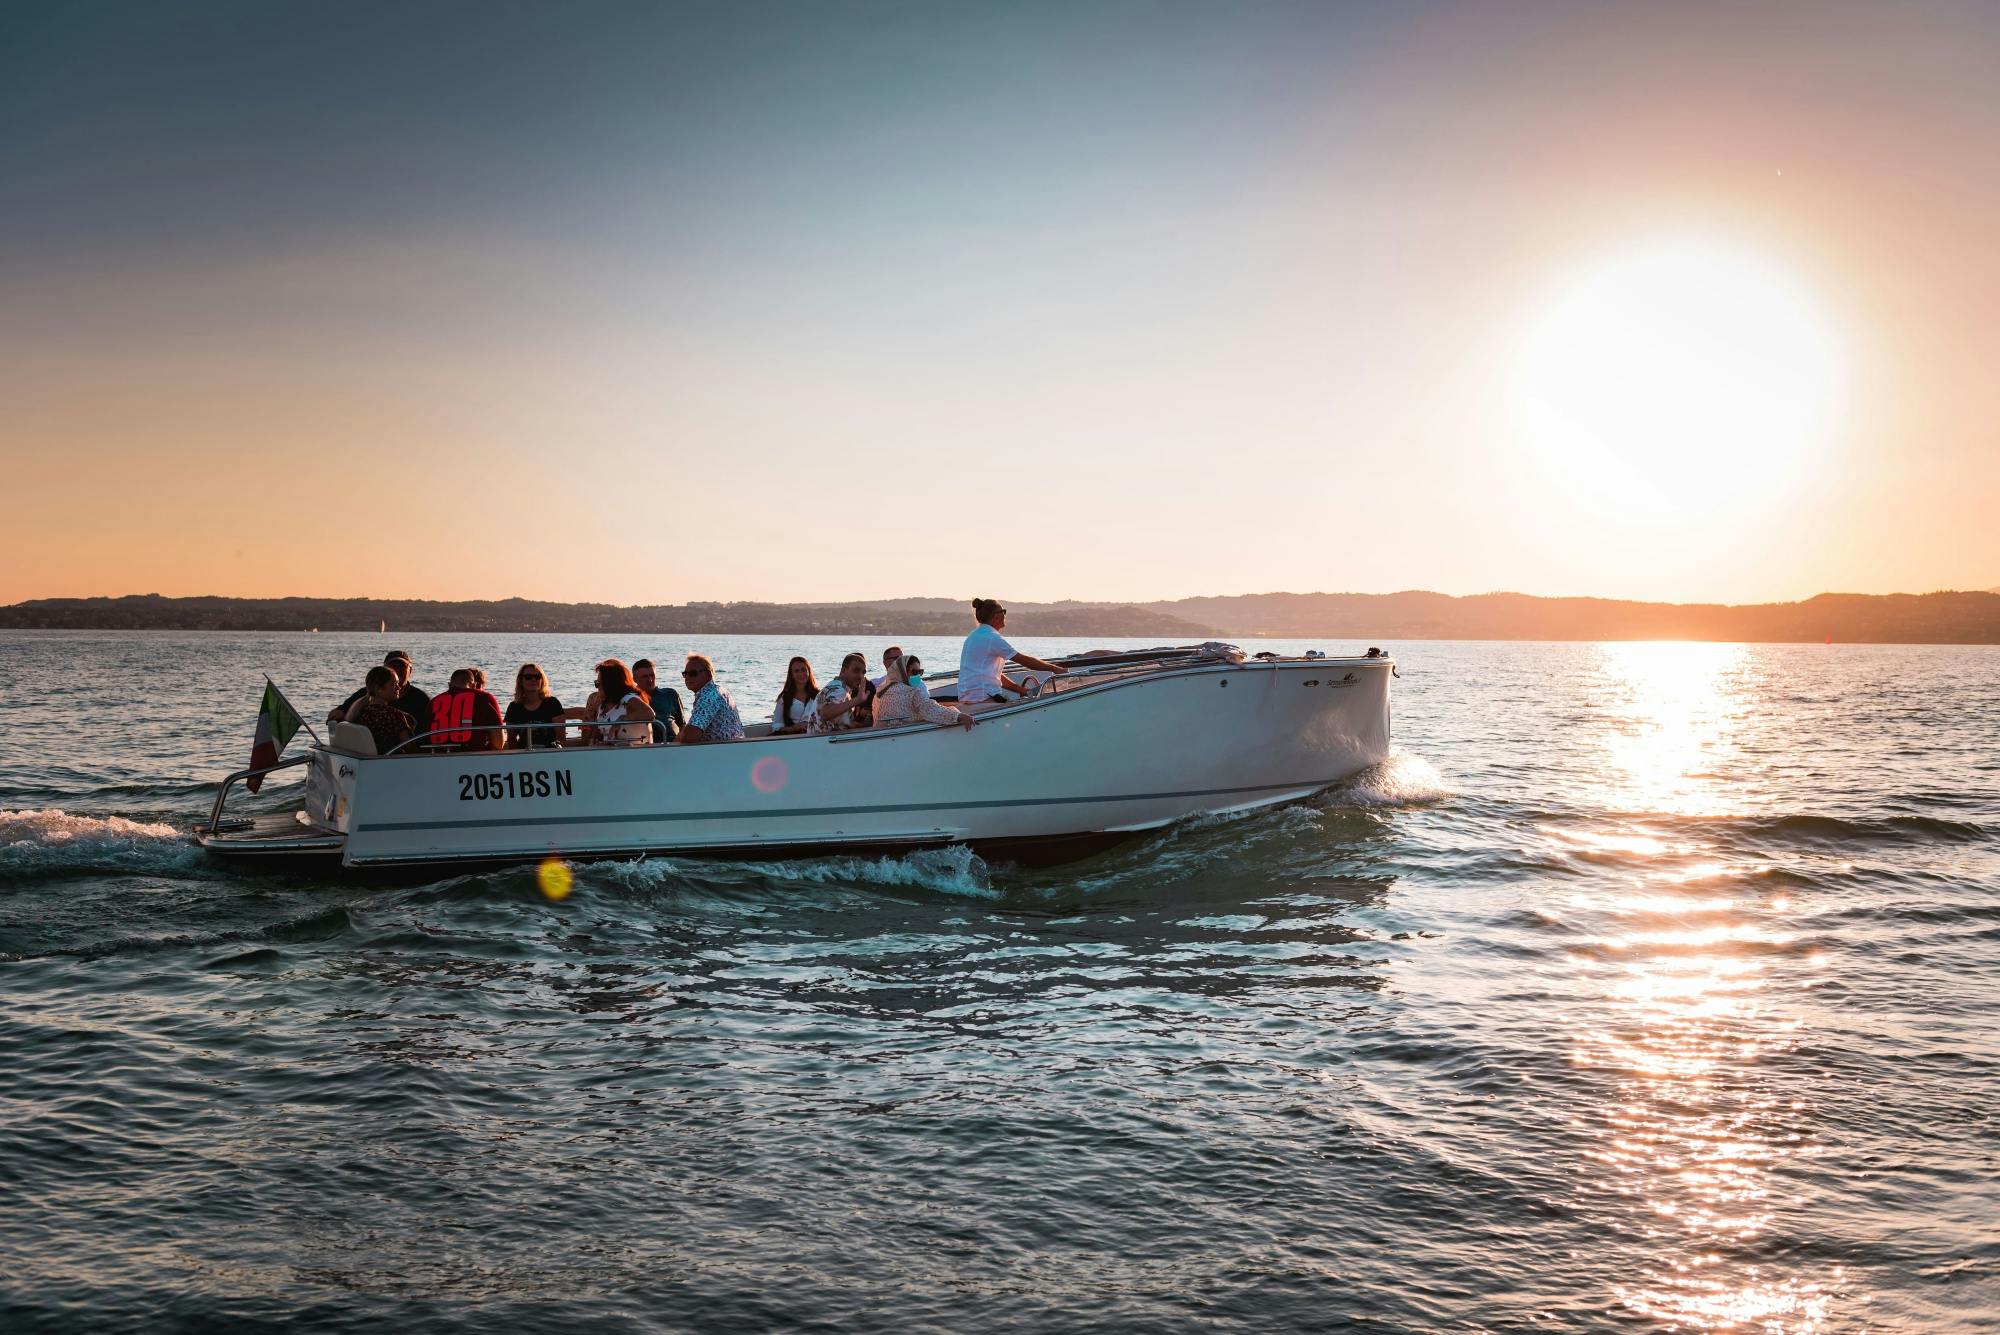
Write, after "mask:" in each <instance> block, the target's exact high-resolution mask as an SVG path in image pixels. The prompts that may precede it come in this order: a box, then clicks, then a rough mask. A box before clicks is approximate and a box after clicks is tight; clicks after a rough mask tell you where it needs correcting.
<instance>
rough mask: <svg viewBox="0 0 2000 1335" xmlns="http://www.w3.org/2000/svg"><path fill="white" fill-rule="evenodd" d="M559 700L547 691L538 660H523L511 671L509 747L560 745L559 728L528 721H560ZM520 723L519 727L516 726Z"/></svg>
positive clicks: (547, 722)
mask: <svg viewBox="0 0 2000 1335" xmlns="http://www.w3.org/2000/svg"><path fill="white" fill-rule="evenodd" d="M562 716H563V706H562V701H560V700H558V699H556V698H555V697H554V696H553V695H550V694H549V682H548V678H546V677H544V676H543V675H542V665H541V664H540V663H523V664H521V668H520V671H518V672H516V673H515V674H514V699H513V702H512V703H511V704H509V705H508V706H507V745H508V746H509V747H510V748H512V747H528V746H561V745H562V736H563V730H562V728H561V727H559V726H558V727H540V728H530V727H527V726H526V725H527V724H530V723H541V724H560V723H561V722H562ZM516 724H519V725H522V726H519V727H516V726H515V725H516Z"/></svg>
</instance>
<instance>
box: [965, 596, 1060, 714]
mask: <svg viewBox="0 0 2000 1335" xmlns="http://www.w3.org/2000/svg"><path fill="white" fill-rule="evenodd" d="M972 615H973V616H975V617H977V618H978V619H979V625H978V626H976V627H974V628H973V632H972V634H970V635H968V636H966V637H965V647H964V648H962V649H960V650H959V651H958V702H959V703H960V704H961V705H974V704H978V703H979V702H980V701H982V700H998V699H1000V698H1001V695H1000V692H1001V691H1003V690H1006V691H1012V692H1013V693H1014V694H1016V695H1022V694H1025V692H1026V687H1025V686H1024V685H1023V684H1022V683H1021V682H1018V681H1015V680H1014V679H1013V678H1011V677H1009V676H1008V675H1007V674H1006V672H1005V671H1004V668H1003V665H1004V664H1005V663H1006V662H1007V660H1008V659H1010V658H1011V659H1013V660H1014V661H1015V662H1016V663H1019V664H1020V665H1021V666H1022V667H1024V668H1032V669H1033V670H1034V671H1036V672H1052V673H1055V674H1057V675H1060V674H1062V673H1064V672H1067V671H1068V670H1069V669H1067V668H1064V667H1061V666H1058V665H1057V664H1055V663H1045V662H1043V661H1042V660H1041V659H1039V658H1035V657H1033V656H1031V655H1029V654H1024V653H1022V652H1021V651H1020V650H1018V649H1016V648H1015V647H1014V646H1013V645H1011V644H1009V643H1007V641H1006V639H1005V637H1003V636H1002V635H1001V634H1000V632H1001V631H1003V630H1005V629H1006V628H1007V609H1006V608H1004V607H1002V606H1001V605H1000V604H999V602H998V601H997V600H995V599H992V598H974V599H973V600H972Z"/></svg>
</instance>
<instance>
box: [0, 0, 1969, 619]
mask: <svg viewBox="0 0 2000 1335" xmlns="http://www.w3.org/2000/svg"><path fill="white" fill-rule="evenodd" d="M258 23H261V24H263V25H265V26H264V27H259V26H258ZM258 23H252V24H248V25H246V26H240V27H236V28H226V27H225V26H224V25H222V23H221V20H220V19H217V18H213V17H211V18H210V19H203V18H202V17H201V16H200V15H199V13H198V12H197V13H196V14H193V15H190V16H184V17H183V18H182V19H180V20H176V21H172V22H169V21H167V20H166V19H164V18H161V17H157V16H156V17H153V18H148V17H147V16H146V15H145V14H144V13H143V12H135V13H134V14H132V15H130V16H128V17H127V19H126V20H125V21H124V22H122V23H121V24H115V25H109V26H108V27H106V28H102V29H92V28H89V27H88V26H87V25H82V24H80V23H79V24H77V25H66V24H64V23H61V22H56V21H50V22H47V23H44V24H42V25H40V26H39V27H38V26H37V25H35V24H28V25H26V27H25V30H24V31H23V32H22V33H21V35H20V37H19V39H18V40H17V41H15V42H14V43H13V44H12V45H13V48H14V49H13V50H12V52H11V53H10V54H9V55H8V56H7V57H5V59H7V60H8V61H9V63H10V69H9V71H8V78H7V79H6V81H5V86H6V90H7V91H6V92H5V94H4V97H5V99H6V106H7V108H8V110H9V112H10V114H9V117H8V119H9V121H10V122H11V123H12V124H13V126H14V127H15V129H14V131H13V132H12V133H11V134H10V136H9V137H8V140H7V141H6V144H5V145H4V146H0V154H4V156H5V158H6V168H7V169H6V171H5V172H4V173H0V241H4V243H5V244H4V246H0V270H4V280H5V289H6V292H7V301H6V303H5V305H4V308H0V398H4V401H5V402H6V403H7V405H8V407H7V412H6V414H5V416H4V419H0V449H4V451H5V454H6V458H7V461H8V471H9V475H10V481H11V484H12V490H13V494H14V495H15V496H16V498H17V501H16V505H15V507H14V513H13V516H12V522H11V523H10V524H9V525H8V527H7V529H6V533H5V536H4V538H0V543H4V550H3V551H0V555H4V557H5V560H4V565H0V570H4V573H0V600H5V601H12V600H18V599H25V598H33V597H47V596H78V595H102V594H122V593H133V592H160V593H166V594H183V595H184V594H200V593H218V594H231V595H242V596H277V595H284V594H311V595H316V596H345V595H367V596H371V597H433V598H484V597H505V596H523V597H532V598H548V599H577V600H582V599H592V600H605V601H612V602H620V603H631V602H641V601H679V600H685V599H700V598H713V599H769V600H778V601H806V600H846V599H865V598H871V597H891V596H898V595H907V594H915V593H936V592H946V591H956V590H957V589H958V587H959V585H961V584H964V583H965V582H966V578H965V577H964V576H962V575H961V574H959V573H958V572H957V571H955V570H938V569H933V568H932V567H935V566H937V565H939V564H940V563H943V564H946V565H950V564H953V563H954V562H955V561H958V560H960V559H961V558H962V556H963V554H964V553H963V548H964V545H965V542H966V537H965V535H966V531H967V528H968V525H970V524H973V523H974V522H975V521H974V519H973V516H977V517H978V519H977V523H978V526H979V527H983V528H987V529H990V530H991V532H992V538H993V541H995V542H1004V545H1005V546H1006V548H1007V550H1008V552H1009V556H1008V558H1007V571H1008V583H1009V587H1010V588H1013V589H1015V590H1016V591H1017V592H1018V593H1019V595H1020V596H1022V597H1034V598H1040V599H1058V598H1065V597H1073V598H1100V599H1125V598H1131V599H1138V598H1163V597H1180V596H1186V595H1192V594H1222V593H1242V592H1252V591H1258V590H1265V589H1279V588H1288V589H1314V588H1329V589H1356V590H1374V591H1387V590H1393V589H1402V588H1433V589H1438V590H1442V591H1446V592H1452V593H1473V592H1480V591H1484V590H1488V589H1495V588H1504V589H1518V590H1522V591H1526V592H1533V593H1544V594H1594V595H1601V596H1611V597H1630V598H1649V599H1665V600H1679V601H1689V600H1713V601H1759V600H1778V599H1793V598H1799V597H1804V596H1808V595H1811V594H1813V593H1816V592H1819V591H1822V590H1829V589H1831V590H1844V591H1854V592H1878V593H1879V592H1889V591H1897V590H1902V591H1924V590H1929V589H1934V588H1985V587H1988V586H1990V585H1994V584H2000V525H1996V524H1994V523H1992V522H1991V516H1992V515H1993V514H1994V513H1996V512H2000V448H1996V446H2000V439H1996V435H1995V432H1996V427H1995V425H1994V424H1995V423H1996V422H2000V390H1996V389H1995V384H1996V381H1995V379H1994V377H1992V376H1991V375H1990V374H1987V373H1986V371H1985V369H1984V367H1983V365H1982V358H1983V355H1984V345H1985V343H1986V342H1987V341H1988V340H1987V334H1988V326H1990V324H1991V319H1990V317H1991V314H1992V312H1993V311H1994V310H1995V309H1996V308H2000V259H1996V257H1995V251H1994V248H1993V247H1992V245H1991V244H1990V237H1989V235H1988V233H1989V231H1990V225H1989V224H1990V219H1991V218H1992V217H1993V216H1994V213H1995V206H1996V204H2000V200H1996V197H1995V196H1996V191H1997V190H2000V186H1996V180H1995V175H1994V173H1992V172H1991V171H1990V170H1989V169H1988V168H1989V167H1990V164H1991V162H1992V161H1993V158H1994V152H1995V149H1996V147H2000V144H1996V137H1997V136H2000V130H1996V124H2000V122H1997V121H1996V117H1995V115H1994V106H1993V93H1992V88H1993V87H1994V86H1995V82H1994V81H1993V80H1992V79H1991V78H1989V77H1987V76H1988V74H1989V73H1990V70H1989V69H1987V68H1986V67H1985V66H1984V64H1983V63H1982V57H1983V54H1984V52H1985V51H1986V50H1988V49H1990V39H1991V28H1992V21H1991V15H1990V13H1989V12H1986V11H1983V10H1981V9H1979V8H1977V7H1950V6H1946V7H1943V8H1941V9H1940V10H1939V11H1938V13H1937V14H1935V15H1934V16H1932V19H1931V21H1928V22H1925V23H1917V22H1913V21H1911V20H1910V19H1909V18H1908V16H1907V11H1904V10H1901V9H1890V8H1886V7H1884V8H1878V9H1865V8H1864V9H1851V10H1843V11H1841V16H1840V19H1839V21H1838V22H1829V21H1823V19H1822V18H1821V17H1820V13H1819V11H1818V10H1816V9H1814V8H1813V7H1804V6H1791V5H1774V6H1757V7H1750V8H1734V7H1722V8H1714V9H1704V10H1702V11H1701V13H1700V14H1699V16H1696V15H1695V14H1694V13H1693V12H1690V11H1683V10H1680V9H1678V8H1663V7H1640V6H1543V7H1538V8H1534V9H1532V10H1524V11H1514V10H1512V9H1511V8H1510V7H1497V6H1496V7H1486V6H1472V7H1466V8H1462V9H1458V10H1449V9H1447V10H1439V11H1434V12H1433V11H1425V12H1424V13H1422V14H1418V13H1414V12H1410V13H1404V12H1392V11H1370V10H1366V9H1362V10H1355V11H1346V10H1340V9H1336V8H1333V7H1326V8H1321V9H1315V8H1311V7H1307V8H1304V9H1300V10H1280V9H1275V8H1274V9H1271V10H1267V11H1260V13H1259V14H1258V15H1256V16H1236V17H1234V18H1232V17H1231V16H1229V15H1226V14H1224V13H1222V12H1220V11H1216V12H1213V13H1205V12H1203V11H1200V10H1194V11H1189V12H1186V13H1183V14H1180V16H1179V17H1178V18H1177V20H1176V21H1174V22H1171V23H1168V22H1151V23H1149V22H1145V21H1144V20H1143V19H1142V17H1141V16H1139V15H1136V14H1134V15H1124V14H1123V13H1122V11H1116V12H1114V11H1105V12H1101V13H1078V14H1071V15H1065V14H1061V13H1058V12H1044V13H1040V14H1037V15H1032V16H1030V15H1020V16H1017V17H1014V18H1011V19H1010V18H1006V17H1004V16H1002V15H999V14H994V15H990V16H988V17H986V18H984V19H980V20H966V21H963V22H961V21H958V20H955V19H950V18H947V17H945V16H942V15H939V16H930V17H919V16H905V17H904V18H903V19H892V18H890V17H889V16H887V15H883V16H877V18H875V19H872V20H868V21H863V22H857V23H846V24H832V23H825V22H817V23H816V22H814V21H812V20H810V19H809V18H806V19H802V20H801V21H800V22H799V23H797V24H795V25H791V26H785V25H779V26H778V27H776V28H773V29H772V30H770V31H767V32H763V33H761V34H760V33H758V32H756V31H754V30H744V29H739V28H737V27H735V26H732V25H731V24H730V23H728V22H726V21H724V20H722V19H720V18H717V17H715V16H709V17H704V18H700V19H698V20H697V19H686V20H684V21H681V22H677V23H673V24H665V25H652V26H649V25H647V24H644V23H639V24H636V25H635V26H633V27H631V29H630V30H628V31H624V32H622V34H620V35H616V36H614V35H613V34H611V33H602V34H599V35H598V36H597V37H588V36H582V35H578V34H576V33H573V32H570V31H568V30H567V29H564V28H562V27H561V25H559V24H557V23H556V22H555V21H554V19H553V17H550V18H547V19H524V20H523V21H522V22H521V23H520V24H518V25H515V26H513V27H509V26H508V25H498V26H496V27H495V28H493V29H492V30H490V31H487V32H485V33H483V34H482V35H480V36H479V37H477V38H476V39H473V47H474V48H475V49H474V51H473V55H474V56H476V57H477V58H476V59H468V58H466V53H465V50H464V49H463V48H462V47H461V46H460V45H459V43H461V42H463V41H464V40H465V39H464V37H463V34H462V33H461V32H459V31H458V30H457V29H455V28H454V27H453V26H452V25H450V24H447V23H444V22H443V21H442V20H440V21H437V22H433V23H423V22H419V23H416V24H413V25H412V26H411V28H410V30H409V31H407V32H405V33H404V34H402V37H401V39H400V41H399V42H398V43H395V44H391V45H389V46H386V47H385V46H379V45H373V44H371V43H370V42H369V41H367V40H366V39H365V38H364V37H362V36H359V35H357V34H353V33H343V32H340V31H337V30H326V31H318V30H315V31H312V32H310V33H300V34H296V36H297V37H298V40H297V41H290V40H287V32H288V25H289V26H298V27H303V28H309V27H311V24H310V23H309V22H308V20H306V19H304V18H293V19H286V18H284V17H283V16H278V15H266V16H264V17H263V18H262V19H260V20H259V21H258ZM308 39H309V40H308ZM1982 39H1983V40H1984V41H1985V42H1986V43H1987V45H1982V44H1981V42H1982ZM273 43H275V44H276V45H275V46H274V45H273ZM79 67H83V68H88V69H90V70H92V71H94V73H93V74H92V75H91V77H90V78H88V79H78V78H75V77H71V74H70V71H72V70H74V69H76V68H79ZM362 86H365V87H367V88H368V89H369V90H370V91H369V97H368V99H367V104H368V106H369V107H370V110H369V112H368V113H367V114H366V115H362V114H358V113H355V112H353V111H351V110H345V109H343V108H344V107H345V105H346V104H345V103H344V102H343V101H342V100H341V99H342V97H343V96H344V90H349V89H351V88H355V87H362ZM190 90H192V91H190ZM1189 534H1199V535H1201V538H1202V540H1201V541H1189V540H1188V535H1189ZM892 554H893V555H892Z"/></svg>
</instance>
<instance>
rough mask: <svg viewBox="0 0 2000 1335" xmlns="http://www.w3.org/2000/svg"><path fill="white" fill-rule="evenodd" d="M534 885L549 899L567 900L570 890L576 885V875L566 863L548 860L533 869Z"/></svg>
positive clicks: (552, 859) (553, 859)
mask: <svg viewBox="0 0 2000 1335" xmlns="http://www.w3.org/2000/svg"><path fill="white" fill-rule="evenodd" d="M535 884H537V885H539V886H541V887H542V893H543V894H544V895H546V896H547V897H548V898H550V899H567V898H569V892H570V888H571V887H572V886H574V885H575V884H576V874H575V873H574V872H572V871H570V869H569V864H568V863H567V862H561V861H558V860H557V859H555V858H550V859H549V860H548V861H546V862H544V863H542V865H541V866H539V867H537V868H535Z"/></svg>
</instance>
